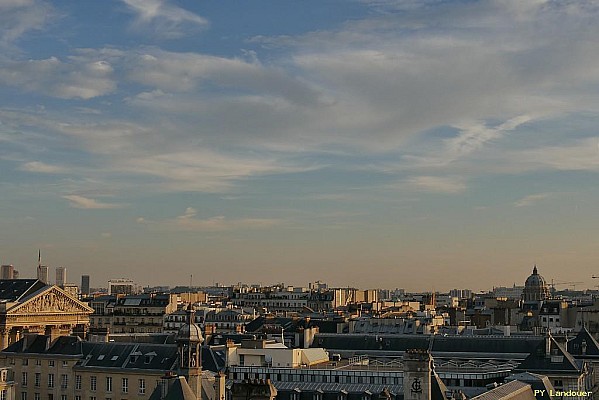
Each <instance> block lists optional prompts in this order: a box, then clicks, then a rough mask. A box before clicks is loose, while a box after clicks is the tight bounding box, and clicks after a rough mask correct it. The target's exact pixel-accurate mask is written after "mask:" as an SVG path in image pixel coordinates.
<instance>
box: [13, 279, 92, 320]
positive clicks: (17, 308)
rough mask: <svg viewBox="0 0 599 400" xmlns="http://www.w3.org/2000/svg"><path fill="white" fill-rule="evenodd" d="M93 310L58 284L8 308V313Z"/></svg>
mask: <svg viewBox="0 0 599 400" xmlns="http://www.w3.org/2000/svg"><path fill="white" fill-rule="evenodd" d="M93 312H94V310H93V308H91V307H88V306H87V305H86V304H85V303H82V302H80V301H79V300H77V299H74V298H73V297H71V296H69V295H68V294H67V293H66V292H65V291H64V290H62V289H60V288H59V287H58V286H46V287H44V288H42V289H41V290H39V291H38V292H36V293H33V294H32V295H31V296H28V297H27V298H25V299H23V300H22V302H20V303H18V304H15V305H14V306H13V307H11V308H10V309H9V310H7V314H56V313H85V314H91V313H93Z"/></svg>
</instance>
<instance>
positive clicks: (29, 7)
mask: <svg viewBox="0 0 599 400" xmlns="http://www.w3.org/2000/svg"><path fill="white" fill-rule="evenodd" d="M53 14H54V12H53V8H52V7H51V6H50V5H49V4H48V3H47V2H45V1H37V0H3V1H1V2H0V45H2V46H7V45H11V44H12V43H13V42H14V41H15V40H16V39H18V38H20V37H21V36H22V35H23V34H24V33H26V32H28V31H31V30H39V29H42V28H43V27H44V25H45V23H46V22H47V21H48V20H49V19H50V18H52V16H53Z"/></svg>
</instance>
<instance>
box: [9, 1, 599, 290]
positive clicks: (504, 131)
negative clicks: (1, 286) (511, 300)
mask: <svg viewBox="0 0 599 400" xmlns="http://www.w3.org/2000/svg"><path fill="white" fill-rule="evenodd" d="M598 17H599V4H598V3H597V2H595V1H572V2H568V1H541V0H538V1H525V2H524V1H515V0H495V1H433V0H431V1H411V0H406V1H385V0H372V1H368V0H362V1H359V0H355V1H352V0H345V1H302V2H297V1H280V0H277V1H274V0H273V1H252V2H248V1H211V2H208V1H178V2H175V1H159V0H122V1H102V2H75V3H73V2H67V1H54V2H46V1H41V0H10V1H5V2H2V3H0V27H1V28H0V88H1V91H0V191H1V192H2V196H0V262H1V263H12V264H14V265H15V266H16V268H17V269H19V270H20V271H21V274H22V276H24V277H27V276H33V274H34V271H35V265H36V262H37V249H38V248H41V250H42V255H43V258H44V261H45V262H46V263H47V264H49V265H50V266H59V265H62V266H66V267H67V269H68V271H69V275H68V277H69V280H71V281H74V282H77V281H79V276H80V275H81V274H91V275H92V286H103V285H104V284H105V282H106V280H108V279H109V278H116V277H127V278H132V279H135V280H137V281H139V282H140V283H141V284H144V285H155V284H169V285H176V284H185V283H187V282H188V281H189V275H190V274H193V276H194V281H195V282H196V283H198V284H200V283H202V284H211V283H214V282H221V283H236V282H240V281H243V282H256V283H257V282H262V283H275V282H286V283H290V284H296V285H300V284H303V285H305V284H307V282H309V281H314V280H322V281H326V282H328V283H329V284H331V285H339V286H347V285H352V286H359V287H364V288H368V287H387V288H395V287H404V288H407V289H410V290H430V289H437V290H445V289H450V288H453V287H470V288H474V289H490V288H491V287H492V286H493V285H496V286H499V285H512V284H513V283H514V282H516V283H522V282H523V281H524V280H525V278H526V276H527V275H528V274H529V273H530V270H531V268H532V265H533V264H534V263H537V264H538V265H539V270H540V272H541V273H542V274H543V275H545V277H546V278H547V279H555V280H556V281H582V282H585V285H586V286H588V287H591V286H592V285H593V284H594V282H592V280H591V278H590V276H591V275H593V274H599V270H597V267H596V259H597V255H598V254H597V253H598V251H597V249H598V248H599V246H597V245H598V244H599V234H598V233H597V230H596V226H597V223H598V222H599V209H598V206H597V204H599V201H598V200H599V188H598V186H597V178H598V176H597V173H598V172H599V134H598V132H597V122H598V121H599V90H598V86H599V56H598V54H599V42H597V40H596V38H597V37H598V35H599V25H598V24H596V21H597V20H598V19H597V18H598Z"/></svg>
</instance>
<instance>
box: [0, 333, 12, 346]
mask: <svg viewBox="0 0 599 400" xmlns="http://www.w3.org/2000/svg"><path fill="white" fill-rule="evenodd" d="M9 337H10V329H9V328H0V350H4V349H5V348H7V347H8V340H9Z"/></svg>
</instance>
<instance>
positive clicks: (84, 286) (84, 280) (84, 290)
mask: <svg viewBox="0 0 599 400" xmlns="http://www.w3.org/2000/svg"><path fill="white" fill-rule="evenodd" d="M81 294H82V295H84V296H87V295H89V275H82V276H81Z"/></svg>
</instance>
